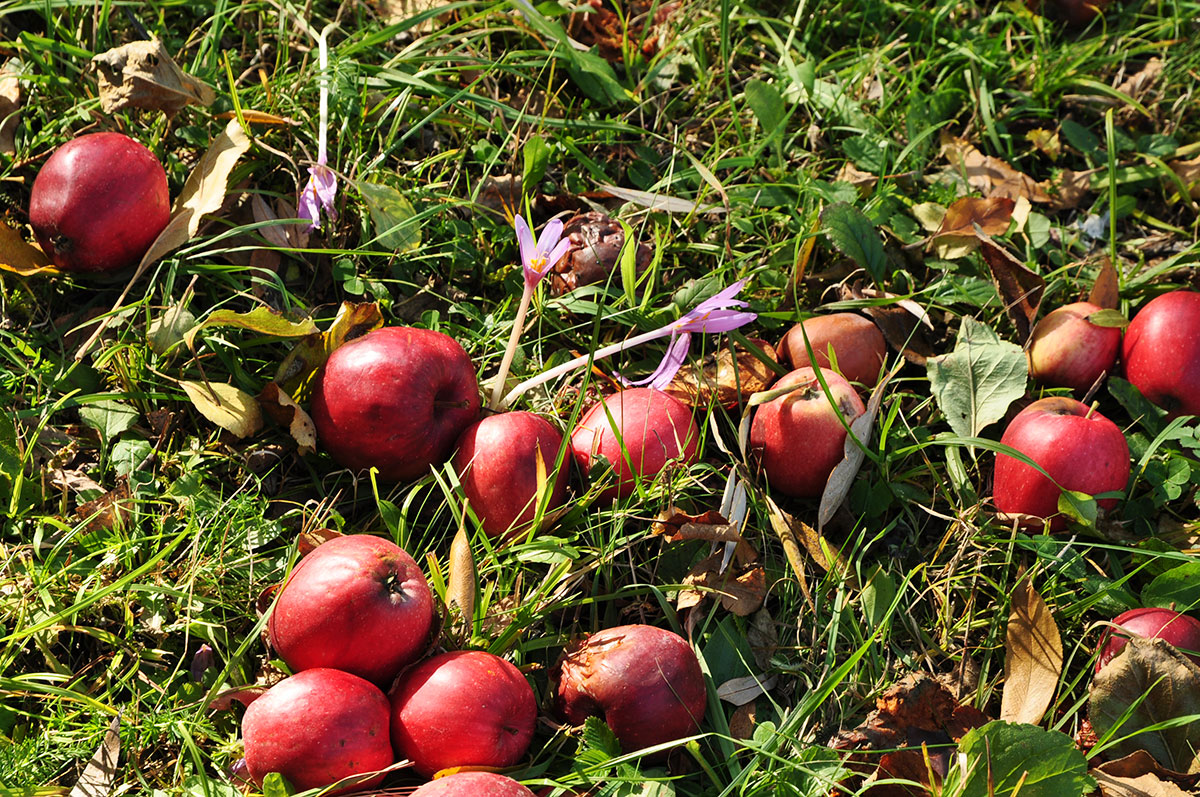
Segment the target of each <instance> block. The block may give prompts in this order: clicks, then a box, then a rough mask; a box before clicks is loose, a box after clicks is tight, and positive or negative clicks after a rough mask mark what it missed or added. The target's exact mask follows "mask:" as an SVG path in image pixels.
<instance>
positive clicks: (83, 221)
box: [29, 133, 171, 272]
mask: <svg viewBox="0 0 1200 797" xmlns="http://www.w3.org/2000/svg"><path fill="white" fill-rule="evenodd" d="M170 218H171V197H170V194H169V193H168V191H167V173H166V172H165V171H163V167H162V164H160V163H159V162H158V159H157V158H155V157H154V155H152V154H151V153H150V150H148V149H146V148H145V147H143V146H142V145H141V144H139V143H138V142H136V141H134V140H133V139H132V138H130V137H129V136H126V135H122V134H121V133H89V134H87V135H85V136H80V137H79V138H76V139H73V140H71V141H68V142H67V143H66V144H63V145H62V146H61V147H59V148H58V149H57V150H55V151H54V154H52V155H51V156H50V157H49V159H47V160H46V162H45V164H43V165H42V168H41V170H40V171H38V174H37V177H36V178H34V181H33V188H32V189H31V191H30V195H29V223H30V225H31V226H32V227H33V232H34V234H35V235H36V236H37V239H38V243H39V244H41V247H42V250H43V251H44V252H45V253H46V255H47V256H48V257H49V258H50V259H51V260H52V261H53V262H54V265H56V266H58V267H59V268H61V269H63V270H65V271H74V272H107V271H116V270H117V269H122V268H127V267H129V266H132V265H134V264H135V263H137V262H138V261H139V260H141V258H142V256H143V255H144V254H146V250H148V249H149V248H150V244H151V243H153V242H154V239H155V238H157V237H158V234H159V233H160V232H162V230H163V227H166V226H167V222H168V221H169V220H170Z"/></svg>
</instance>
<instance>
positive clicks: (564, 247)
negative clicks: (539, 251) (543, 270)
mask: <svg viewBox="0 0 1200 797" xmlns="http://www.w3.org/2000/svg"><path fill="white" fill-rule="evenodd" d="M569 251H571V239H570V238H563V239H562V240H561V241H559V242H558V246H556V247H554V249H553V251H551V252H550V256H549V257H547V258H546V264H547V266H548V267H549V268H554V264H555V263H557V262H558V261H560V260H562V259H563V256H564V255H566V253H567V252H569Z"/></svg>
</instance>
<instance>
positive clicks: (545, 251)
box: [513, 213, 571, 288]
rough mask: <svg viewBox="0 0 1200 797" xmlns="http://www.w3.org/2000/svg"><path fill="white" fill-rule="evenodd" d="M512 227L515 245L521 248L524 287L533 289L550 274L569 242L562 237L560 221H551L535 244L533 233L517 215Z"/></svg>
mask: <svg viewBox="0 0 1200 797" xmlns="http://www.w3.org/2000/svg"><path fill="white" fill-rule="evenodd" d="M513 227H515V228H516V231H517V245H518V246H520V248H521V266H522V267H523V269H524V271H525V285H526V287H528V288H533V287H534V286H536V285H537V284H538V283H539V282H541V281H542V278H543V277H545V276H546V275H547V274H548V273H550V269H552V268H553V267H554V264H555V263H557V262H558V261H559V260H561V259H562V256H563V255H565V254H566V253H567V250H568V249H570V248H571V242H570V241H569V240H566V239H564V238H563V237H562V231H563V223H562V220H561V219H551V221H550V223H548V224H547V225H546V226H545V228H543V229H542V235H541V237H540V238H538V241H537V243H536V244H535V243H534V242H533V233H532V232H531V231H530V229H529V225H528V224H526V223H525V219H523V218H521V214H520V213H518V214H517V216H516V218H514V219H513Z"/></svg>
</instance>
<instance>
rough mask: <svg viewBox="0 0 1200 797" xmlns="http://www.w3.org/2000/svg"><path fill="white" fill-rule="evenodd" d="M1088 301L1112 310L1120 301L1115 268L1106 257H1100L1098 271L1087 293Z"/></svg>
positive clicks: (1119, 289)
mask: <svg viewBox="0 0 1200 797" xmlns="http://www.w3.org/2000/svg"><path fill="white" fill-rule="evenodd" d="M1088 301H1089V302H1091V303H1092V304H1094V305H1096V306H1097V307H1100V308H1102V309H1107V310H1112V309H1115V308H1116V307H1117V305H1119V304H1120V303H1121V286H1120V280H1119V279H1118V278H1117V269H1116V267H1115V266H1113V262H1112V260H1110V259H1109V258H1108V257H1103V258H1101V259H1100V271H1099V273H1098V274H1096V281H1095V282H1094V283H1093V284H1092V290H1091V292H1090V293H1089V294H1088Z"/></svg>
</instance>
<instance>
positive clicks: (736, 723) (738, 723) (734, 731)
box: [729, 700, 758, 741]
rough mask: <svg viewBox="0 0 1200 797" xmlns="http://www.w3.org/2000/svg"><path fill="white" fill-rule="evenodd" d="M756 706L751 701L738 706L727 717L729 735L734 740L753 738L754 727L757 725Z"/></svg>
mask: <svg viewBox="0 0 1200 797" xmlns="http://www.w3.org/2000/svg"><path fill="white" fill-rule="evenodd" d="M757 720H758V717H757V704H756V702H755V701H753V700H751V701H749V702H748V703H745V704H743V705H740V706H738V707H737V708H736V709H734V711H733V713H732V714H730V715H729V735H730V736H731V737H733V739H735V740H738V741H740V740H742V739H752V738H754V726H755V725H756V724H757Z"/></svg>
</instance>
